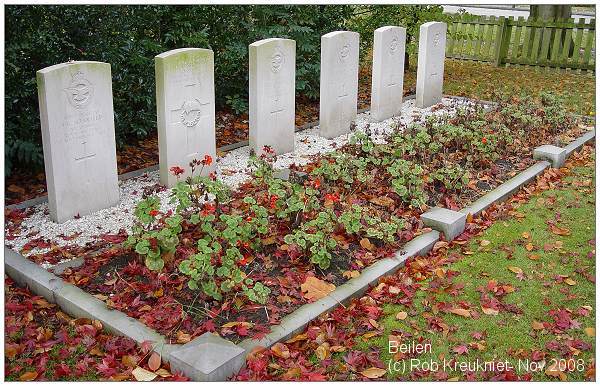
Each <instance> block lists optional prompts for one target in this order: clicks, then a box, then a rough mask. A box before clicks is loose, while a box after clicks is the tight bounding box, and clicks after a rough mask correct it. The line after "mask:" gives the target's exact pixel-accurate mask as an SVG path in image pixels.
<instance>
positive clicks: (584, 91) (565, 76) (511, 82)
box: [404, 57, 596, 116]
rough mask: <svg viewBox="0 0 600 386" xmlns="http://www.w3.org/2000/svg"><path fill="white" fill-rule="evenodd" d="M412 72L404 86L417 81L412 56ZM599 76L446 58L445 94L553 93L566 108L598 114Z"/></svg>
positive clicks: (481, 96)
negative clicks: (597, 87)
mask: <svg viewBox="0 0 600 386" xmlns="http://www.w3.org/2000/svg"><path fill="white" fill-rule="evenodd" d="M410 63H411V64H410V65H411V68H410V71H409V72H407V73H406V74H405V77H404V84H405V86H404V88H405V89H408V90H410V89H411V88H412V89H414V87H415V84H416V64H417V60H416V58H413V57H411V58H410ZM595 85H596V78H595V74H594V73H593V72H590V73H585V72H582V73H577V72H575V71H569V72H565V71H560V72H559V71H557V70H556V69H551V70H547V69H546V68H544V67H530V66H510V67H496V66H494V65H492V64H491V63H480V62H474V61H470V60H457V59H446V61H445V65H444V94H447V95H458V96H464V97H469V98H477V99H483V100H493V99H494V95H509V96H510V95H519V94H521V93H525V94H528V95H533V96H537V95H539V93H540V92H543V91H544V92H550V93H553V94H554V95H557V96H561V97H563V98H564V105H565V107H566V108H567V109H568V110H570V111H572V112H574V113H576V114H581V115H586V116H594V115H595V112H596V106H595V99H596V88H595V87H596V86H595Z"/></svg>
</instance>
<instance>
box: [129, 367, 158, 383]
mask: <svg viewBox="0 0 600 386" xmlns="http://www.w3.org/2000/svg"><path fill="white" fill-rule="evenodd" d="M131 375H133V377H134V378H135V379H136V380H137V381H142V382H149V381H152V380H154V378H156V377H157V375H156V373H153V372H152V371H148V370H146V369H143V368H141V367H136V368H135V369H133V371H132V372H131Z"/></svg>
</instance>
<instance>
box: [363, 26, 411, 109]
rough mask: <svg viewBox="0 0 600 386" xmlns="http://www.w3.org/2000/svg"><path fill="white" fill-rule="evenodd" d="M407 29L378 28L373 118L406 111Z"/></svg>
mask: <svg viewBox="0 0 600 386" xmlns="http://www.w3.org/2000/svg"><path fill="white" fill-rule="evenodd" d="M405 45H406V28H403V27H394V26H387V27H381V28H377V29H376V30H375V33H374V41H373V72H372V83H371V118H372V119H373V120H374V121H383V120H385V119H388V118H391V117H393V116H396V115H399V114H400V111H401V110H402V92H403V88H402V87H403V83H404V51H405Z"/></svg>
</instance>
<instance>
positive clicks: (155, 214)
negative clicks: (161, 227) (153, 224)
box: [148, 209, 160, 217]
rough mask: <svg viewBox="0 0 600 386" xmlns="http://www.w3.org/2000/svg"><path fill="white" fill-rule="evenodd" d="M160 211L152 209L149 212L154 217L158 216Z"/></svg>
mask: <svg viewBox="0 0 600 386" xmlns="http://www.w3.org/2000/svg"><path fill="white" fill-rule="evenodd" d="M159 213H160V212H159V211H158V210H156V209H152V210H151V211H150V212H149V213H148V214H149V215H150V216H152V217H156V216H158V214H159Z"/></svg>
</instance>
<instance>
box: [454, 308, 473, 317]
mask: <svg viewBox="0 0 600 386" xmlns="http://www.w3.org/2000/svg"><path fill="white" fill-rule="evenodd" d="M450 312H451V313H453V314H455V315H459V316H464V317H465V318H469V317H471V311H469V310H465V309H464V308H453V309H451V310H450Z"/></svg>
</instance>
